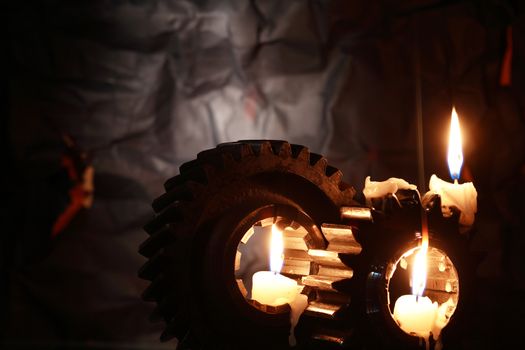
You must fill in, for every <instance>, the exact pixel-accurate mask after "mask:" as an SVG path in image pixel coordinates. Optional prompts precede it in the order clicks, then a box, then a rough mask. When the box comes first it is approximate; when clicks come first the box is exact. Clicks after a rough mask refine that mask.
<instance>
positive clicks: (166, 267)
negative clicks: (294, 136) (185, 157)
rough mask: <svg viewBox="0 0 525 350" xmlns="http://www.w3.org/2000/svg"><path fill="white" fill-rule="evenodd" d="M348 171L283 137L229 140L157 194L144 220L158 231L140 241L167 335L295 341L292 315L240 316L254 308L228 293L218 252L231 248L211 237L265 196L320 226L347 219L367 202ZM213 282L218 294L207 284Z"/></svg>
mask: <svg viewBox="0 0 525 350" xmlns="http://www.w3.org/2000/svg"><path fill="white" fill-rule="evenodd" d="M341 179H342V173H341V171H339V170H338V169H336V168H334V167H331V166H329V165H328V164H327V161H326V159H325V158H324V157H322V156H320V155H318V154H315V153H310V152H309V150H308V149H307V148H306V147H303V146H300V145H291V144H289V143H287V142H284V141H251V140H248V141H239V142H235V143H226V144H221V145H219V146H217V148H215V149H211V150H207V151H203V152H201V153H199V154H198V156H197V159H195V160H193V161H190V162H188V163H185V164H183V165H182V166H181V167H180V175H177V176H175V177H173V178H171V179H170V180H168V181H167V182H166V184H165V189H166V193H164V194H163V195H162V196H160V197H159V198H158V199H156V200H155V201H154V203H153V208H154V210H155V212H156V216H155V218H154V219H153V220H152V221H151V222H149V223H148V224H147V225H146V226H145V230H146V232H147V233H148V234H149V235H150V236H149V237H148V239H147V240H146V241H145V242H144V243H143V244H142V245H141V246H140V249H139V251H140V253H141V254H142V255H144V256H145V257H147V258H148V261H147V262H146V263H145V264H144V266H143V267H142V268H141V270H140V272H139V276H140V277H141V278H143V279H146V280H149V281H151V284H150V285H149V287H148V288H147V289H146V290H145V291H144V293H143V298H144V299H145V300H149V301H155V302H156V303H157V308H156V309H155V311H154V312H153V314H152V316H151V318H152V319H154V320H155V319H157V320H158V319H163V320H164V321H165V322H166V328H165V330H164V332H163V333H162V336H161V340H163V341H166V340H169V339H171V338H173V337H176V338H177V339H178V340H179V348H180V349H187V348H191V349H199V348H201V349H219V348H225V349H226V348H228V349H245V348H248V347H247V344H250V348H254V347H253V344H258V343H259V344H260V346H261V348H263V347H265V344H266V345H270V344H271V345H272V348H274V349H275V348H276V346H277V348H282V349H286V348H288V344H287V332H288V328H287V327H288V318H287V317H288V316H287V314H286V315H284V316H283V315H269V316H268V317H270V318H273V319H272V321H271V322H268V323H267V324H262V325H261V324H257V322H258V321H257V320H258V319H260V317H255V318H250V317H245V316H246V315H243V317H238V316H239V315H240V313H242V312H244V313H246V312H247V313H250V312H252V311H250V310H248V311H247V309H244V307H246V305H247V303H246V302H244V300H242V302H243V303H244V304H246V305H244V306H239V305H237V304H236V303H235V302H234V301H232V300H233V299H234V298H232V299H231V300H230V299H229V298H228V296H229V294H228V293H231V291H229V290H226V287H223V286H222V284H223V283H222V280H221V279H220V278H222V277H221V276H222V275H223V273H222V271H220V268H221V257H220V256H219V255H217V254H219V253H216V251H221V249H223V248H224V247H223V246H220V249H212V248H217V247H209V246H208V245H209V244H211V243H209V241H210V239H211V240H212V241H213V240H214V239H215V238H214V235H219V234H217V232H216V231H217V227H220V226H221V225H226V227H228V229H229V228H231V227H234V225H237V223H236V222H230V223H228V225H230V226H227V224H224V220H226V219H225V218H226V217H229V216H231V217H232V218H234V217H235V215H237V211H239V210H240V211H242V210H245V208H251V209H256V208H258V207H262V206H264V205H266V204H273V203H277V204H279V205H283V206H289V207H292V208H296V209H297V210H301V211H304V212H305V213H306V214H308V215H309V216H310V217H311V218H312V219H313V221H314V222H315V224H316V225H317V226H318V227H321V225H322V224H323V223H326V222H339V220H340V208H341V207H343V206H348V205H358V204H357V203H356V202H354V201H353V199H352V198H353V196H354V194H355V191H354V190H353V188H351V187H350V186H348V185H346V184H345V183H343V182H341ZM246 210H248V209H246ZM239 218H241V217H237V218H235V220H237V221H239ZM235 220H234V219H232V221H235ZM226 221H227V220H226ZM228 229H226V230H223V231H224V232H227V233H220V234H222V235H225V236H224V238H225V239H224V240H219V239H218V238H217V239H215V243H213V244H218V245H221V244H226V243H222V242H223V241H228V239H229V236H228V235H229V234H230V233H229V232H228ZM221 232H222V231H221ZM215 255H217V256H215ZM212 259H215V260H212ZM214 263H215V264H217V265H216V266H213V265H214ZM214 269H217V271H215V270H214ZM217 282H219V283H217ZM207 288H210V289H212V290H213V292H212V293H207V292H204V290H206V289H207ZM212 295H216V296H220V298H219V299H216V298H215V297H214V296H212ZM247 307H249V308H251V309H253V310H254V311H253V312H256V311H257V310H255V309H254V308H253V307H252V306H250V305H247ZM259 316H260V315H259ZM239 320H240V321H241V322H242V324H241V323H239ZM276 320H277V321H276ZM275 325H277V326H275ZM233 327H237V328H239V327H240V329H236V330H235V331H234V332H233V331H232V330H231V328H233ZM239 334H240V335H239ZM254 340H255V341H254ZM219 344H220V345H219Z"/></svg>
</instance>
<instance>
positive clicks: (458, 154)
mask: <svg viewBox="0 0 525 350" xmlns="http://www.w3.org/2000/svg"><path fill="white" fill-rule="evenodd" d="M447 161H448V169H449V171H450V176H451V177H452V179H454V180H458V179H459V174H460V173H461V166H462V165H463V150H462V141H461V130H460V128H459V118H458V114H457V113H456V108H452V116H451V118H450V133H449V137H448V154H447Z"/></svg>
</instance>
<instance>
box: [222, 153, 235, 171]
mask: <svg viewBox="0 0 525 350" xmlns="http://www.w3.org/2000/svg"><path fill="white" fill-rule="evenodd" d="M222 162H223V164H224V167H225V168H226V169H228V168H232V167H234V166H235V164H236V163H237V162H236V161H235V158H234V157H233V155H232V154H231V153H224V154H222Z"/></svg>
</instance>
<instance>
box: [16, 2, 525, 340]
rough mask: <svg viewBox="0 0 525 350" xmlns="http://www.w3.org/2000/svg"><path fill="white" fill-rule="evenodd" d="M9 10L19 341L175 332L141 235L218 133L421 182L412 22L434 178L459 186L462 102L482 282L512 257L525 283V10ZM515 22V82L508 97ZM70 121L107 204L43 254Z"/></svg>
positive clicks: (241, 6)
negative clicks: (452, 144)
mask: <svg viewBox="0 0 525 350" xmlns="http://www.w3.org/2000/svg"><path fill="white" fill-rule="evenodd" d="M7 15H8V32H9V41H8V45H9V50H8V52H9V72H8V73H9V79H8V81H9V107H10V112H9V129H8V135H9V142H8V143H9V145H10V147H11V148H10V149H9V156H11V157H12V159H14V160H13V168H12V170H13V174H16V176H14V177H15V179H14V180H13V183H15V184H16V186H14V188H13V190H12V191H11V192H12V196H13V198H14V199H13V203H15V204H16V205H13V206H12V208H11V209H13V212H16V215H15V214H13V216H12V218H16V220H18V221H17V223H16V224H15V225H14V226H15V227H16V231H15V229H13V231H11V232H10V233H9V235H11V236H12V237H16V238H15V239H11V241H15V242H14V243H13V242H11V241H10V242H11V243H10V244H14V245H15V246H16V249H15V251H16V254H15V255H16V256H15V258H14V260H15V261H16V264H15V265H14V267H12V269H11V270H10V271H11V282H10V288H11V296H10V299H9V300H10V302H9V304H10V314H9V317H8V320H9V326H10V327H9V329H8V331H7V333H8V335H9V336H10V337H11V338H12V339H15V340H20V339H32V340H45V341H49V342H57V341H64V340H66V341H70V340H75V341H76V340H80V341H83V340H94V341H109V342H110V343H111V342H138V344H142V342H146V343H147V344H155V346H157V343H156V338H157V336H158V332H159V330H160V328H161V325H152V324H150V323H149V321H148V320H147V316H148V314H149V312H150V311H151V309H152V305H149V304H145V303H143V302H141V301H140V300H139V296H140V293H141V292H142V290H143V289H144V288H145V286H146V283H145V282H144V281H140V280H139V279H138V278H137V277H136V273H137V272H136V271H137V270H138V268H139V266H140V265H141V264H142V263H143V262H144V259H143V258H142V257H140V256H139V255H138V253H137V249H138V245H139V244H140V243H141V242H142V241H143V240H144V239H145V238H146V235H145V233H144V232H143V231H142V229H141V227H142V225H143V224H144V223H145V222H147V220H148V218H150V217H151V215H152V214H151V209H150V203H151V201H152V200H153V199H154V198H155V197H156V196H158V195H159V194H160V193H162V191H163V189H162V184H163V182H164V181H165V180H166V179H167V178H169V177H171V176H174V175H176V174H177V172H178V166H179V165H180V164H182V163H183V162H185V161H188V160H191V159H193V158H194V157H195V156H196V154H197V153H198V152H199V151H201V150H203V149H207V148H211V147H214V146H215V145H216V144H218V143H221V142H226V141H235V140H238V139H257V138H272V139H285V140H288V141H290V142H294V143H299V144H304V145H306V146H308V147H310V149H311V150H312V151H315V152H320V153H323V154H325V155H326V156H327V157H328V159H329V160H330V162H331V163H332V164H333V165H335V166H337V167H339V168H340V169H342V170H343V172H344V174H345V178H346V180H348V181H349V182H350V183H351V184H352V185H354V186H355V187H356V188H358V189H359V188H361V187H362V184H363V181H364V177H365V176H366V175H371V176H372V177H373V179H374V180H383V179H386V178H388V177H390V176H397V177H403V178H406V179H407V180H409V181H411V182H416V180H417V165H416V159H417V158H416V124H415V100H414V98H415V92H414V83H415V76H414V57H415V56H414V55H415V51H414V50H416V49H415V48H416V45H415V39H414V37H415V35H414V33H415V32H417V33H418V37H419V44H418V46H417V47H419V51H418V52H419V56H420V62H421V71H422V74H421V83H422V95H423V99H422V103H423V116H424V119H425V126H424V131H425V161H426V178H427V179H428V178H429V177H430V174H431V173H436V174H438V175H439V176H440V177H442V178H445V179H446V178H447V169H446V163H445V159H446V157H445V152H446V136H445V134H446V131H447V128H448V121H449V117H450V110H451V107H452V103H453V104H455V105H456V107H457V109H458V113H459V114H460V118H461V120H462V126H463V127H464V130H465V131H464V132H465V135H468V136H467V137H466V142H465V158H466V165H467V167H468V168H469V169H470V172H471V173H472V174H473V176H474V177H475V179H476V181H477V182H476V186H477V187H478V191H479V192H480V218H479V220H480V222H481V223H483V225H482V228H481V229H480V232H479V234H478V236H476V238H475V239H474V240H473V248H472V249H473V250H479V251H490V252H491V254H489V255H490V257H489V258H488V259H487V260H486V261H487V262H486V263H485V264H486V266H485V268H481V270H480V274H481V275H482V276H484V277H486V278H489V277H490V278H497V277H498V276H500V275H501V271H500V264H502V259H501V254H502V252H505V253H506V254H508V259H510V260H511V261H510V262H507V263H508V266H512V267H513V270H512V271H511V272H510V274H511V275H512V277H510V278H511V280H512V281H515V283H516V284H519V283H521V286H522V288H525V286H524V276H525V272H524V271H523V266H525V262H524V261H523V258H522V257H520V256H521V254H519V253H518V252H519V250H520V248H523V247H524V246H525V244H524V242H523V235H522V232H523V231H522V230H523V227H524V222H523V218H524V217H525V215H524V214H525V213H524V207H523V204H521V201H520V200H519V198H520V196H522V195H523V194H524V192H525V189H524V188H523V183H524V182H523V180H524V176H525V175H524V173H523V164H525V155H524V152H525V145H524V144H523V143H524V140H525V137H524V135H525V126H524V115H523V110H524V107H525V106H524V105H523V103H524V102H523V101H525V98H524V97H525V96H523V94H524V91H525V88H524V86H523V84H524V81H525V79H524V68H523V63H522V62H523V54H524V46H523V43H524V41H523V33H524V27H523V24H522V23H523V21H521V22H520V21H519V19H523V15H522V11H521V12H520V11H518V12H512V11H511V12H508V9H505V7H504V6H500V4H498V3H492V2H490V1H486V2H481V3H480V4H474V3H473V2H458V3H455V2H453V3H452V4H451V5H447V6H440V2H438V1H423V2H413V1H402V2H390V1H384V2H377V3H376V2H368V1H321V0H318V1H313V0H312V1H277V0H276V1H255V0H254V1H233V0H232V1H194V2H191V1H167V0H166V1H132V0H129V1H98V2H92V1H80V2H74V3H72V2H65V1H43V2H38V3H35V4H25V5H13V6H11V7H10V8H9V9H8V11H7ZM507 23H513V24H514V43H515V48H514V65H513V85H512V87H510V88H502V87H500V86H499V85H498V76H499V69H500V65H501V59H502V54H503V51H504V49H505V40H504V33H505V27H506V25H507ZM64 132H66V133H68V134H70V135H71V136H73V138H74V139H75V140H76V142H77V143H78V145H79V147H81V148H82V149H84V150H87V151H89V152H90V153H91V154H92V156H93V164H94V167H95V174H96V175H95V176H96V177H95V203H94V206H93V208H91V209H89V210H84V211H82V212H81V213H80V214H79V215H78V216H77V217H76V218H75V220H74V221H73V222H72V223H71V225H70V226H69V227H68V229H67V230H66V231H65V232H63V233H62V234H61V235H60V236H59V237H58V239H57V240H56V241H54V242H52V245H51V248H50V249H47V248H46V249H43V245H40V244H35V242H42V241H47V237H48V235H49V232H48V231H46V230H47V229H48V227H49V225H50V217H51V214H49V215H48V214H46V213H47V210H49V209H50V208H48V207H49V206H51V204H50V203H54V201H53V199H52V198H51V197H53V196H55V195H56V196H58V194H56V193H55V192H56V191H55V189H54V188H51V187H50V186H49V178H50V177H51V176H52V175H53V174H54V173H56V172H57V171H58V169H59V167H60V162H59V159H60V156H61V154H62V152H63V148H64V147H63V144H62V142H61V139H60V134H61V133H64ZM489 157H493V158H492V159H493V160H489V159H490V158H489ZM520 169H521V170H520ZM15 180H16V181H15ZM46 215H47V216H46ZM19 222H21V223H23V224H21V225H20V224H18V223H19ZM12 226H13V225H12ZM520 232H521V233H520ZM493 247H496V248H495V249H494V248H493ZM40 248H42V249H40ZM35 256H38V258H37V259H35V258H34V257H35ZM503 260H504V259H503ZM503 263H505V262H503ZM487 298H488V297H487ZM481 300H485V299H483V298H481ZM492 311H493V312H495V311H494V310H492ZM492 311H491V312H492ZM497 317H499V314H498V315H497ZM480 327H481V326H480ZM482 329H483V330H485V329H484V328H482ZM480 342H482V341H480ZM473 344H478V341H477V340H475V341H473Z"/></svg>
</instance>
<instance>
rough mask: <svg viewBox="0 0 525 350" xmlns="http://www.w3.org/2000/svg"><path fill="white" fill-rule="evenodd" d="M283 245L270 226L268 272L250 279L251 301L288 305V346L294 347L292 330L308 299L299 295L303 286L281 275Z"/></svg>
mask: <svg viewBox="0 0 525 350" xmlns="http://www.w3.org/2000/svg"><path fill="white" fill-rule="evenodd" d="M283 251H284V243H283V234H282V232H281V231H280V230H279V229H278V228H277V227H276V226H275V225H272V236H271V244H270V270H271V271H259V272H256V273H254V274H253V277H252V282H253V283H252V299H253V300H257V301H258V302H259V303H261V304H265V305H270V306H277V305H282V304H289V305H290V308H291V313H290V323H291V330H290V338H289V343H290V345H295V337H294V329H295V326H296V325H297V322H299V317H300V316H301V314H302V313H303V311H304V309H306V307H307V306H308V297H307V296H306V295H303V294H300V293H301V291H302V290H303V286H299V285H298V284H297V281H295V280H293V279H291V278H288V277H286V276H283V275H281V274H280V273H279V272H281V269H282V267H283V263H284V255H283Z"/></svg>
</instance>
